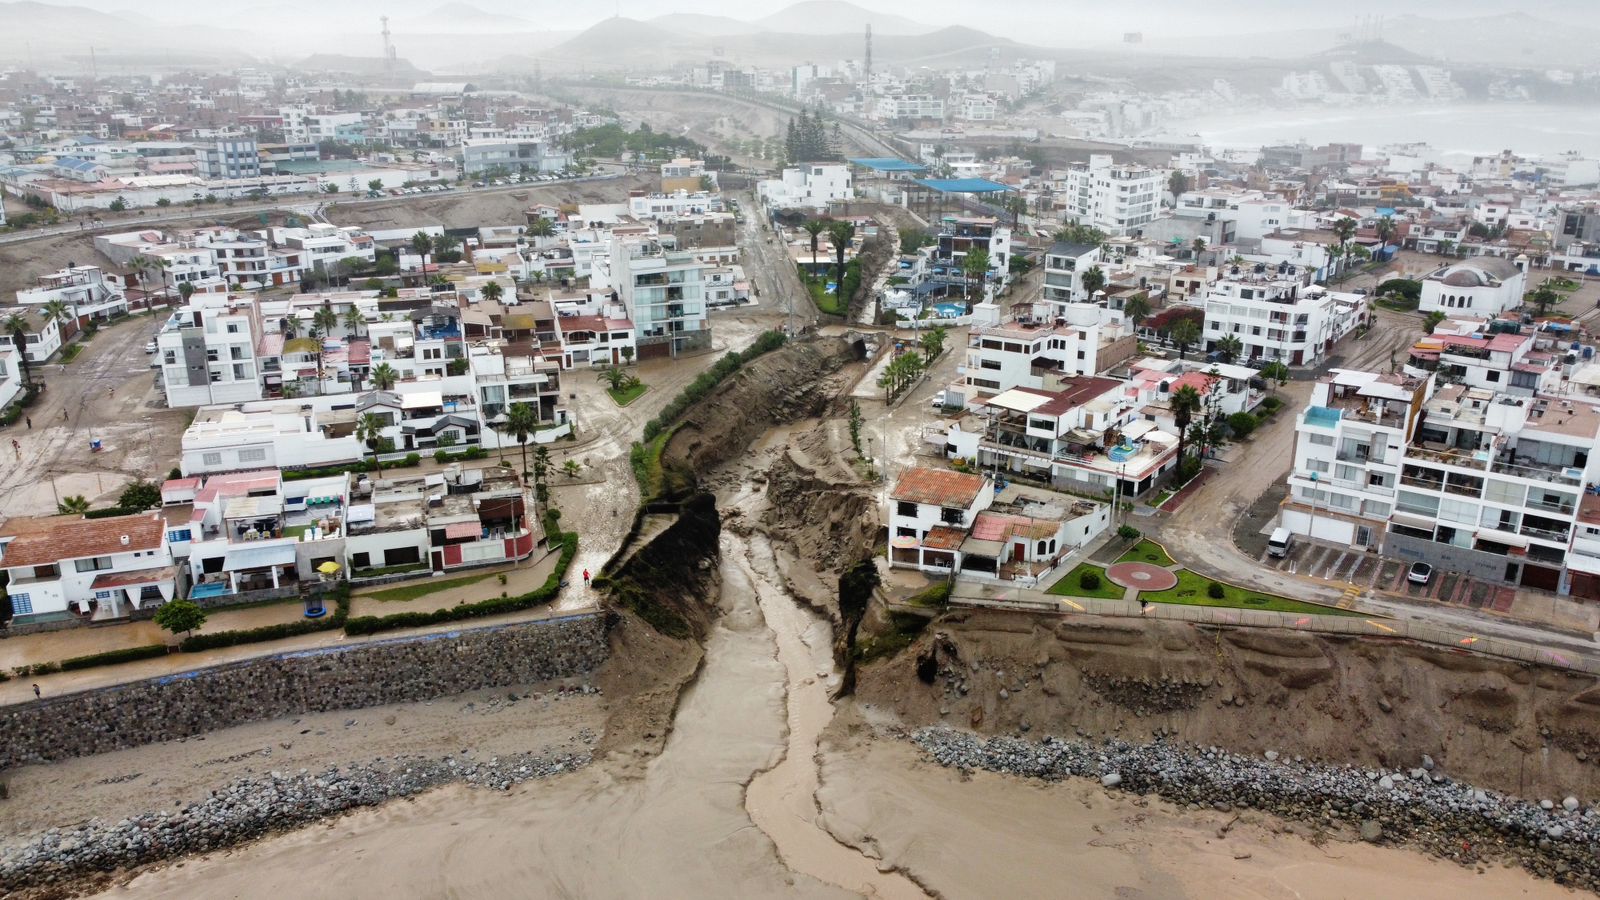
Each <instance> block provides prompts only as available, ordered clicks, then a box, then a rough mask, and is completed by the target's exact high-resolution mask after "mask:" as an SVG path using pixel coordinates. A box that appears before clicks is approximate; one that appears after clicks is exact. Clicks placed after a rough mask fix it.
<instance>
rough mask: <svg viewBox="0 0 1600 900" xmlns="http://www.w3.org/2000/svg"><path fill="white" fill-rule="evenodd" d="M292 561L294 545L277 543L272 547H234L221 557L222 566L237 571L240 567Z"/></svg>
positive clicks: (284, 563)
mask: <svg viewBox="0 0 1600 900" xmlns="http://www.w3.org/2000/svg"><path fill="white" fill-rule="evenodd" d="M292 562H294V545H293V544H278V545H276V546H272V547H236V548H234V549H232V550H229V551H228V552H227V554H226V555H224V556H223V557H222V568H223V569H225V570H227V571H230V572H237V571H239V570H241V569H264V568H266V567H267V566H282V565H287V564H289V563H292Z"/></svg>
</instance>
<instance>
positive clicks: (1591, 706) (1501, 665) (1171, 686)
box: [857, 612, 1600, 797]
mask: <svg viewBox="0 0 1600 900" xmlns="http://www.w3.org/2000/svg"><path fill="white" fill-rule="evenodd" d="M857 691H858V694H859V696H860V697H861V699H862V700H863V701H865V702H868V703H872V704H874V705H877V706H881V707H886V708H889V709H893V710H895V711H896V712H897V713H898V714H899V715H900V716H901V717H902V718H903V719H904V720H905V721H906V722H907V723H909V724H920V723H926V722H940V721H942V722H946V723H949V724H952V725H958V726H961V727H972V728H976V729H978V730H980V731H984V732H989V733H1015V732H1021V731H1031V732H1034V733H1039V734H1063V735H1071V734H1073V733H1074V731H1079V732H1081V733H1083V734H1086V735H1119V736H1122V737H1124V738H1127V739H1129V740H1144V739H1148V738H1150V737H1152V736H1155V735H1161V736H1165V737H1168V738H1169V739H1173V740H1178V741H1189V742H1194V743H1198V744H1202V745H1215V746H1219V747H1226V748H1228V749H1232V750H1237V751H1240V752H1261V751H1265V750H1269V749H1270V750H1276V751H1278V752H1279V753H1280V754H1283V755H1286V756H1288V755H1301V756H1304V757H1307V758H1310V759H1317V760H1321V761H1325V762H1334V763H1355V764H1361V765H1367V766H1390V767H1396V766H1399V767H1412V766H1416V765H1418V764H1419V761H1420V760H1421V759H1422V757H1423V755H1424V754H1427V755H1428V756H1430V757H1432V758H1433V759H1434V760H1435V761H1436V762H1437V763H1438V765H1439V766H1440V768H1441V769H1442V770H1444V771H1445V772H1447V773H1449V774H1450V775H1451V776H1452V777H1454V778H1458V779H1462V780H1466V781H1470V782H1472V783H1474V784H1477V785H1480V786H1483V787H1488V788H1494V789H1498V790H1503V791H1508V792H1512V793H1515V794H1518V795H1521V796H1528V797H1542V796H1547V795H1550V794H1555V795H1556V796H1558V797H1559V796H1561V795H1563V794H1567V793H1577V794H1579V795H1580V796H1593V795H1594V794H1595V792H1596V791H1600V769H1597V768H1596V762H1597V761H1600V709H1597V703H1600V685H1597V683H1596V679H1594V678H1593V677H1589V676H1583V675H1577V674H1573V673H1568V672H1563V671H1559V670H1554V669H1543V668H1536V667H1532V666H1525V665H1521V664H1516V663H1511V662H1505V661H1500V660H1495V659H1492V658H1488V657H1483V656H1475V655H1471V654H1465V653H1457V652H1454V651H1449V650H1443V649H1439V648H1433V647H1427V646H1421V645H1416V644H1411V643H1408V642H1404V641H1393V640H1373V639H1356V638H1344V637H1338V636H1328V635H1312V634H1302V633H1298V632H1288V631H1275V630H1270V629H1215V628H1198V627H1194V626H1191V625H1189V624H1186V623H1173V622H1157V621H1120V620H1115V621H1113V620H1093V619H1086V618H1071V619H1050V618H1043V617H1037V616H1031V615H1023V614H1016V613H999V612H956V613H951V614H948V615H946V616H944V617H943V618H941V619H939V620H937V621H935V622H934V623H933V624H932V625H931V626H930V627H929V628H928V629H927V631H926V632H924V633H923V635H922V636H921V637H920V638H919V639H918V640H917V641H916V642H915V643H914V644H913V645H912V646H911V647H909V648H907V649H906V650H904V651H902V652H900V653H899V654H898V655H896V656H895V657H893V658H892V659H888V660H885V661H882V662H879V663H876V664H873V665H869V666H866V667H864V668H863V669H862V671H861V673H860V680H859V684H858V687H857Z"/></svg>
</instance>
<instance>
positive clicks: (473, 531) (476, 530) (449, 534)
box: [444, 522, 483, 540]
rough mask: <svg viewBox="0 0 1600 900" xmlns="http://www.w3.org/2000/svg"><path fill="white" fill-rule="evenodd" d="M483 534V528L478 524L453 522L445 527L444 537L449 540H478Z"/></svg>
mask: <svg viewBox="0 0 1600 900" xmlns="http://www.w3.org/2000/svg"><path fill="white" fill-rule="evenodd" d="M482 534H483V526H482V525H481V524H479V523H477V522H451V523H450V524H449V525H446V526H445V527H444V536H445V538H447V539H450V540H454V539H457V538H476V537H478V536H480V535H482Z"/></svg>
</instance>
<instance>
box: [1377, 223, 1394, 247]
mask: <svg viewBox="0 0 1600 900" xmlns="http://www.w3.org/2000/svg"><path fill="white" fill-rule="evenodd" d="M1375 227H1376V228H1377V230H1378V240H1379V242H1381V243H1382V245H1383V246H1385V247H1387V246H1389V238H1392V237H1394V217H1393V216H1383V217H1381V218H1379V219H1378V224H1377V225H1376V226H1375Z"/></svg>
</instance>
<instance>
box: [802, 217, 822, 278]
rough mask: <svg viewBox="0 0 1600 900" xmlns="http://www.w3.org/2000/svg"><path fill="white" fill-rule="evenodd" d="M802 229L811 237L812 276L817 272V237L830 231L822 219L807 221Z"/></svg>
mask: <svg viewBox="0 0 1600 900" xmlns="http://www.w3.org/2000/svg"><path fill="white" fill-rule="evenodd" d="M800 228H801V229H802V230H804V231H805V233H806V234H809V235H811V274H813V275H815V274H816V271H817V237H818V236H819V235H821V234H822V233H823V232H824V231H827V230H828V223H827V222H824V221H822V220H821V219H807V220H806V221H805V222H804V223H803V224H802V225H801V226H800Z"/></svg>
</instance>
